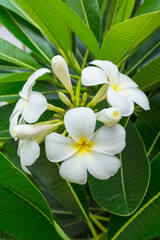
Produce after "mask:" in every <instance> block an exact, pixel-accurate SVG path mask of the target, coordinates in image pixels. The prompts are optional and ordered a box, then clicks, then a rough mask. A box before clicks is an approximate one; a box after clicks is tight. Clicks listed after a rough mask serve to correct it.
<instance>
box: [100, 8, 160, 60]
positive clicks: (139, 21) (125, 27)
mask: <svg viewBox="0 0 160 240" xmlns="http://www.w3.org/2000/svg"><path fill="white" fill-rule="evenodd" d="M159 18H160V11H158V12H156V13H148V14H144V15H142V16H139V17H136V18H132V19H129V20H126V21H124V22H122V23H119V24H117V25H116V26H114V27H113V28H112V29H110V31H109V32H108V33H107V34H106V37H105V39H104V41H103V44H102V47H101V51H100V59H102V60H109V61H112V62H113V63H115V64H120V63H122V62H123V61H124V60H125V59H127V57H129V56H130V54H128V53H130V51H131V50H132V49H136V47H137V46H140V44H142V43H143V42H144V41H145V40H146V39H147V38H148V37H149V36H150V35H151V34H153V32H154V31H156V30H157V29H158V28H159V26H160V22H159ZM132 52H133V51H132ZM127 54H128V55H127ZM126 55H127V57H126Z"/></svg>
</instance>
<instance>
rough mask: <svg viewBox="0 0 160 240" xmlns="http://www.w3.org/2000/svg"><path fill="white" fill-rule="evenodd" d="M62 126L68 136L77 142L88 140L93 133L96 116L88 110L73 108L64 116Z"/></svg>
mask: <svg viewBox="0 0 160 240" xmlns="http://www.w3.org/2000/svg"><path fill="white" fill-rule="evenodd" d="M64 124H65V127H66V129H67V131H68V133H69V135H70V136H71V137H72V138H73V139H74V140H76V141H77V142H81V141H83V140H89V139H90V137H91V136H92V134H93V133H94V129H95V125H96V115H95V113H94V112H93V110H91V109H90V108H86V107H79V108H73V109H71V110H69V111H68V112H67V113H66V114H65V116H64Z"/></svg>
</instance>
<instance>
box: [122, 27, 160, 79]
mask: <svg viewBox="0 0 160 240" xmlns="http://www.w3.org/2000/svg"><path fill="white" fill-rule="evenodd" d="M159 39H160V30H158V31H156V32H155V33H154V34H153V35H152V37H151V38H149V39H148V40H147V41H146V42H145V43H144V44H143V45H142V46H141V47H140V48H139V49H138V51H136V52H135V53H134V54H133V55H132V56H131V58H130V59H129V64H128V65H127V70H126V73H125V74H127V75H129V74H130V73H131V74H132V72H133V71H135V70H136V69H137V68H142V67H143V65H146V64H147V63H148V62H150V61H151V60H152V59H154V58H155V57H156V56H157V55H158V54H159V52H160V41H159Z"/></svg>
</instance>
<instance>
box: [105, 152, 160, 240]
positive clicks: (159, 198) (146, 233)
mask: <svg viewBox="0 0 160 240" xmlns="http://www.w3.org/2000/svg"><path fill="white" fill-rule="evenodd" d="M159 190H160V154H159V155H157V157H156V158H155V159H154V160H153V161H152V163H151V180H150V185H149V188H148V192H147V194H146V196H145V198H144V200H143V202H142V204H141V205H140V207H139V209H138V210H137V211H136V212H135V213H134V214H133V215H132V216H130V217H127V218H126V217H125V218H124V217H119V216H115V215H112V216H111V219H110V221H109V230H108V240H116V239H117V240H124V239H125V240H139V239H141V240H150V239H153V238H155V237H158V236H159V235H160V225H159V222H160V208H159V206H160V191H159Z"/></svg>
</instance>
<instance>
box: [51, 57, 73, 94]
mask: <svg viewBox="0 0 160 240" xmlns="http://www.w3.org/2000/svg"><path fill="white" fill-rule="evenodd" d="M51 65H52V69H53V72H54V73H55V75H56V76H57V78H58V79H59V80H60V82H61V83H62V84H63V85H64V87H65V88H66V89H67V90H68V92H69V93H70V94H71V96H72V95H73V90H72V83H71V79H70V75H69V70H68V66H67V63H66V60H65V59H64V58H63V57H62V56H60V55H57V56H55V57H53V58H52V63H51Z"/></svg>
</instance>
